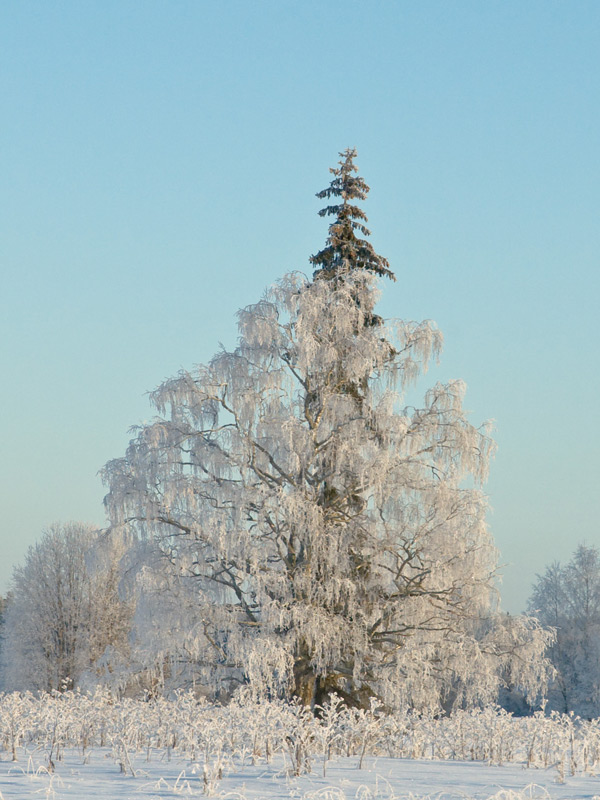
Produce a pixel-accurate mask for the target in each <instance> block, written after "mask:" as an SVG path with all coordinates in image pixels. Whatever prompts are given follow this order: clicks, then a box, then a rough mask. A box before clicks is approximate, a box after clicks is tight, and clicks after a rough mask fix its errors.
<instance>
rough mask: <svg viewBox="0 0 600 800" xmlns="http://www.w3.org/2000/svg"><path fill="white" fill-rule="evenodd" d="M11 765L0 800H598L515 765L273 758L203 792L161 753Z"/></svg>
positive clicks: (589, 781) (69, 756) (590, 784)
mask: <svg viewBox="0 0 600 800" xmlns="http://www.w3.org/2000/svg"><path fill="white" fill-rule="evenodd" d="M18 758H19V760H18V762H17V763H14V762H12V761H7V760H4V761H2V762H0V798H2V800H9V798H11V799H12V798H14V799H16V798H19V800H22V798H25V797H31V798H34V797H41V798H52V800H83V798H103V800H172V798H182V797H204V796H207V794H209V796H213V797H216V798H228V799H229V800H292V798H293V799H294V800H422V799H424V798H431V800H434V799H435V800H469V798H473V799H476V800H487V799H488V798H495V800H543V799H548V798H551V800H593V798H596V799H598V798H600V780H599V779H598V778H597V777H595V776H576V777H571V776H566V777H565V779H564V782H561V781H560V776H559V774H558V772H557V770H556V769H547V770H534V769H525V768H524V767H523V766H521V765H519V764H510V765H505V766H488V765H486V764H482V763H479V762H457V761H451V762H448V761H437V762H436V761H425V760H416V759H415V760H411V759H392V758H368V759H365V762H364V764H363V769H358V758H356V757H350V758H339V759H336V760H334V761H331V762H328V764H327V772H326V776H325V777H323V775H322V773H323V764H322V762H321V761H320V760H319V759H315V761H314V763H313V769H312V772H311V773H310V774H306V775H302V776H300V777H293V776H290V775H289V773H288V771H287V770H286V764H285V762H284V761H283V760H282V759H281V758H280V759H276V760H275V761H274V762H273V763H272V764H264V763H259V764H255V765H250V764H247V763H246V764H242V763H238V764H237V765H234V766H233V768H231V770H230V771H229V773H228V774H225V775H224V777H223V779H222V780H220V781H215V784H214V786H213V787H212V789H211V787H210V786H209V787H207V789H208V792H205V782H204V777H203V775H204V771H203V770H204V767H203V764H202V763H201V762H192V761H189V760H186V759H184V758H182V757H180V756H173V757H172V758H170V759H169V757H168V753H167V751H166V750H163V751H160V750H158V751H153V752H152V753H151V755H150V760H149V761H148V760H147V756H146V755H145V754H138V755H135V756H133V755H132V756H131V765H132V767H133V769H134V771H135V776H133V775H123V774H121V773H120V772H119V766H118V765H117V764H115V761H114V758H113V756H112V751H111V749H110V748H97V749H95V750H92V751H88V752H87V753H86V756H85V759H84V758H82V755H81V752H80V751H78V750H76V749H69V750H67V751H65V753H64V757H63V759H62V760H61V761H57V762H56V767H55V771H54V772H49V771H48V769H47V763H48V755H47V752H46V751H45V750H33V751H28V750H24V749H22V750H19V751H18Z"/></svg>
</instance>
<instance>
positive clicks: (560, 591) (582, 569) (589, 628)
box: [529, 545, 600, 718]
mask: <svg viewBox="0 0 600 800" xmlns="http://www.w3.org/2000/svg"><path fill="white" fill-rule="evenodd" d="M529 610H530V612H531V613H532V614H534V615H535V616H537V618H538V619H539V621H540V622H541V624H542V625H544V626H547V627H549V628H552V629H553V630H554V631H555V633H556V639H555V641H554V642H553V643H552V646H551V647H550V649H549V651H548V654H549V657H550V660H551V661H552V664H553V666H554V668H555V670H556V674H555V676H554V679H553V681H552V683H551V685H550V691H549V693H548V704H549V707H550V708H553V709H555V710H557V711H561V712H563V713H569V712H571V711H572V712H574V713H575V714H578V715H580V716H582V717H588V718H592V717H597V716H598V715H599V714H600V552H599V551H598V549H597V548H596V547H589V546H586V545H579V546H578V547H577V549H576V550H575V552H574V554H573V557H572V559H571V561H569V563H568V564H565V565H561V564H559V563H557V562H554V563H553V564H550V565H549V566H548V567H547V568H546V571H545V572H544V573H543V575H538V577H537V580H536V582H535V584H534V586H533V591H532V595H531V598H530V600H529Z"/></svg>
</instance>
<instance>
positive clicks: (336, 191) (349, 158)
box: [310, 148, 396, 280]
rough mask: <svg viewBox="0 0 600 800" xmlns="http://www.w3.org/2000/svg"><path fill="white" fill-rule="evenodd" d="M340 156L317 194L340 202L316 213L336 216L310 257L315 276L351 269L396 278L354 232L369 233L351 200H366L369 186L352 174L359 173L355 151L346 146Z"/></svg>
mask: <svg viewBox="0 0 600 800" xmlns="http://www.w3.org/2000/svg"><path fill="white" fill-rule="evenodd" d="M339 155H340V161H339V162H338V167H337V168H336V167H331V168H330V170H329V171H330V172H331V173H332V174H333V176H334V178H333V180H332V181H331V183H330V184H329V186H328V187H327V188H326V189H323V190H322V191H321V192H318V193H317V197H319V198H320V199H322V200H323V199H325V198H327V199H329V198H331V197H336V198H338V197H339V198H341V199H342V202H341V203H338V204H336V205H328V206H326V207H325V208H323V209H321V211H319V216H321V217H325V216H327V217H331V216H335V221H334V222H332V223H331V225H330V226H329V237H328V239H327V244H326V246H325V247H324V248H323V249H322V250H320V251H319V252H318V253H317V254H316V255H314V256H311V257H310V262H311V263H312V264H314V265H315V267H316V268H317V269H316V270H315V273H314V278H315V279H319V278H326V279H331V278H336V277H338V276H340V275H343V274H345V273H348V272H351V271H352V270H354V269H366V270H369V271H370V272H373V273H375V274H376V275H379V276H386V277H388V278H391V279H392V280H396V278H395V276H394V273H393V272H392V271H391V270H390V265H389V263H388V261H387V259H385V258H383V256H380V255H378V254H377V253H376V252H375V250H374V248H373V245H372V244H371V243H370V242H369V241H367V240H366V239H360V238H358V237H357V235H356V232H357V231H358V232H359V233H362V235H363V236H370V235H371V231H370V230H369V229H368V228H367V227H366V225H365V222H368V219H367V215H366V214H365V212H364V211H363V210H362V208H359V206H357V205H353V204H352V201H353V200H365V199H366V197H367V194H368V192H369V187H368V186H367V184H366V183H365V181H364V180H363V179H362V178H361V177H360V176H359V175H355V174H354V173H356V172H358V168H357V167H356V165H355V164H354V159H355V158H356V150H355V149H354V148H347V149H346V150H344V151H343V152H342V153H340V154H339Z"/></svg>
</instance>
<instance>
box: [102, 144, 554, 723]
mask: <svg viewBox="0 0 600 800" xmlns="http://www.w3.org/2000/svg"><path fill="white" fill-rule="evenodd" d="M354 157H355V151H353V150H346V151H344V152H343V153H342V154H341V161H340V163H339V166H338V167H337V168H334V169H333V170H332V173H333V176H334V177H333V179H332V181H331V184H330V186H329V188H328V189H325V190H324V191H323V192H321V193H319V196H320V197H325V198H330V197H334V198H338V197H341V199H342V202H341V203H340V204H337V205H331V206H327V207H326V208H325V209H323V211H322V212H321V214H322V215H324V216H326V215H331V216H333V217H334V218H335V220H334V222H333V223H332V224H331V225H330V228H329V237H328V239H327V243H326V246H325V248H324V249H323V250H321V251H319V252H318V253H317V254H316V255H315V256H312V258H311V262H312V264H313V265H314V266H315V267H316V272H315V275H314V278H313V280H310V279H308V278H307V277H306V276H304V275H303V274H301V273H292V274H289V275H286V276H284V277H283V278H282V279H281V280H280V281H278V282H277V283H276V284H275V285H274V286H273V287H271V288H270V289H269V290H268V291H267V292H266V293H265V294H264V296H263V298H262V299H261V300H260V301H259V302H258V303H256V304H254V305H250V306H248V307H246V308H244V309H243V310H241V311H240V312H239V314H238V326H239V344H238V346H237V347H236V348H235V350H233V351H231V352H228V351H222V352H219V353H217V355H215V356H214V358H213V359H212V360H211V361H210V362H209V363H208V364H207V365H205V366H198V367H196V368H195V369H193V370H191V371H184V372H181V373H180V374H179V375H178V376H176V377H174V378H172V379H170V380H167V381H166V382H164V383H163V384H162V385H161V386H160V387H159V388H158V389H157V390H156V391H155V392H154V393H153V394H152V402H153V403H154V405H155V407H156V409H157V411H158V413H159V416H158V417H157V418H156V419H155V420H154V421H153V422H151V423H150V424H147V425H143V426H141V427H140V428H139V429H137V432H136V435H135V438H134V439H133V440H132V441H131V443H130V445H129V447H128V450H127V453H126V455H125V457H124V458H120V459H117V460H114V461H112V462H110V463H109V464H107V466H106V468H105V471H104V476H105V480H106V481H107V483H108V486H109V493H108V495H107V498H106V504H107V509H108V511H109V515H110V519H111V522H112V525H113V528H114V530H115V531H119V530H127V531H128V533H129V535H133V536H134V538H136V539H137V541H138V543H139V550H140V552H141V553H142V554H143V556H142V557H141V560H140V567H139V577H138V587H139V595H140V602H139V612H138V618H137V619H138V630H139V631H140V635H139V639H140V640H142V641H144V643H145V644H144V648H145V650H144V652H145V657H146V659H147V660H150V659H155V663H157V664H161V665H164V663H165V660H167V659H169V658H170V659H171V663H172V665H173V667H172V669H173V670H175V668H176V667H175V665H176V664H177V665H179V667H180V665H181V664H182V663H184V662H185V663H186V664H187V665H188V670H189V672H188V676H189V675H193V680H194V681H199V682H201V683H203V684H204V685H205V686H207V687H211V691H213V692H214V693H218V691H219V688H218V687H221V690H222V691H230V690H231V689H232V687H235V686H236V685H240V684H245V683H248V684H249V686H250V687H251V688H252V689H253V690H255V691H257V692H267V693H271V694H272V693H281V694H284V695H291V694H294V695H296V696H297V697H299V698H300V699H301V700H302V701H303V702H305V703H307V704H310V705H314V704H315V703H319V702H321V701H322V700H323V698H324V697H325V696H326V695H327V694H329V693H331V692H336V693H337V694H339V695H341V696H342V697H343V698H344V699H345V700H346V701H347V702H348V703H351V704H356V705H362V704H365V703H368V701H369V698H370V697H372V696H373V695H377V696H378V697H379V698H381V699H382V700H383V701H384V702H385V703H386V704H388V706H389V707H395V706H399V705H402V704H407V703H408V704H412V705H415V706H417V707H424V706H434V707H435V706H437V707H439V706H442V705H446V706H448V705H450V704H452V703H453V702H455V703H466V704H469V703H474V702H479V701H483V700H485V699H489V698H490V697H494V696H495V692H496V691H497V688H498V684H499V681H500V680H501V675H502V670H503V669H505V668H506V667H507V665H508V664H509V663H510V665H511V675H512V680H513V681H517V682H519V683H520V684H521V685H522V686H523V687H525V688H526V689H527V690H529V691H531V692H535V691H536V690H537V689H538V688H539V687H540V685H541V683H542V682H543V679H544V670H545V662H544V661H543V658H542V654H543V649H544V645H545V639H544V636H543V635H541V634H540V632H539V630H537V628H536V626H535V624H534V623H533V622H532V621H531V620H527V619H520V618H519V619H516V620H514V621H513V623H512V624H511V625H510V626H508V625H506V624H504V623H503V622H502V621H501V619H500V618H499V617H498V615H497V613H496V607H495V594H494V590H493V586H492V580H493V575H494V572H495V567H496V550H495V548H494V544H493V541H492V538H491V535H490V533H489V531H488V528H487V525H486V511H487V499H486V496H485V494H484V493H483V491H482V489H481V485H482V482H483V481H484V480H485V478H486V476H487V471H488V462H489V458H490V455H491V453H492V452H493V448H494V444H493V442H492V440H491V438H490V436H489V430H488V427H487V426H485V425H484V426H482V427H481V428H477V427H475V426H473V425H472V424H471V423H470V422H469V421H468V419H467V417H466V415H465V413H464V411H463V407H462V400H463V395H464V389H465V387H464V384H463V383H462V382H461V381H450V382H448V383H445V384H442V383H437V384H435V385H434V386H433V387H431V388H430V389H429V390H428V391H427V392H426V394H425V399H424V402H423V404H422V405H421V406H419V407H413V406H408V405H406V394H405V393H406V390H407V389H408V387H409V386H410V385H411V384H413V383H414V381H415V380H416V379H417V378H418V377H419V375H420V374H422V373H423V372H424V371H425V370H426V368H427V364H428V362H429V360H430V359H431V358H435V357H437V355H438V353H439V351H440V348H441V343H442V337H441V334H440V333H439V331H438V330H437V329H436V327H435V326H434V325H433V324H432V323H430V322H427V321H426V322H411V321H399V320H396V321H389V322H384V321H383V320H382V319H381V318H380V317H379V316H377V315H376V314H375V311H374V309H375V305H376V302H377V299H378V296H379V288H378V280H379V278H380V277H382V276H387V277H393V275H392V272H391V270H390V269H389V265H388V262H387V261H386V260H385V259H384V258H382V257H381V256H378V255H377V254H376V252H375V250H374V249H373V247H372V245H371V244H370V243H369V242H368V241H367V240H366V239H362V238H358V237H357V232H358V233H359V234H361V235H362V236H364V237H366V236H368V235H369V231H368V229H367V228H366V226H365V223H366V221H367V218H366V215H365V214H364V212H363V211H362V209H361V208H360V207H359V206H357V205H355V204H354V201H357V200H363V199H364V198H365V197H366V194H367V192H368V187H367V185H366V183H365V182H364V181H363V179H362V178H360V177H358V176H357V175H355V172H356V167H355V165H354ZM155 609H156V610H158V613H154V610H155ZM178 674H179V675H180V677H181V675H182V673H181V671H180V672H179V673H178Z"/></svg>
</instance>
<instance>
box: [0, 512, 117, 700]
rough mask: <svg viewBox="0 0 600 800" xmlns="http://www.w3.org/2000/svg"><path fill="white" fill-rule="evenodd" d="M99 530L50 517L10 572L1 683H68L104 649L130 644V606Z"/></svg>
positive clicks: (42, 686) (46, 686) (34, 686)
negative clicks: (123, 597)
mask: <svg viewBox="0 0 600 800" xmlns="http://www.w3.org/2000/svg"><path fill="white" fill-rule="evenodd" d="M102 545H103V542H102V541H101V539H100V536H99V532H98V531H97V530H95V529H94V528H93V527H91V526H89V525H85V524H83V523H79V522H70V523H65V524H58V523H56V524H54V525H51V526H50V527H49V528H47V529H46V530H45V531H44V533H43V535H42V537H41V539H40V541H39V542H37V543H36V544H35V545H33V546H32V547H31V548H30V549H29V551H28V553H27V556H26V558H25V560H24V562H23V564H22V565H19V566H17V567H16V568H15V570H14V572H13V580H12V591H11V595H10V598H9V601H8V603H7V607H6V611H5V619H4V624H3V638H4V642H3V648H2V661H3V665H2V666H3V684H4V688H5V689H20V690H25V689H29V690H42V691H51V690H53V689H58V690H62V689H66V688H72V687H73V686H76V685H77V684H78V683H79V680H80V678H81V677H82V676H83V675H84V673H85V672H86V671H90V670H92V671H93V666H94V664H95V662H96V661H97V659H99V658H100V657H101V656H102V655H103V654H104V652H105V650H106V648H107V647H109V648H117V649H119V650H121V651H122V652H124V651H125V650H126V649H127V636H128V633H129V618H130V609H129V608H128V606H127V604H126V603H124V602H122V601H121V599H120V598H119V595H118V572H117V562H116V560H115V559H114V558H111V555H110V552H109V551H108V552H107V547H108V545H105V546H104V547H102Z"/></svg>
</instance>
